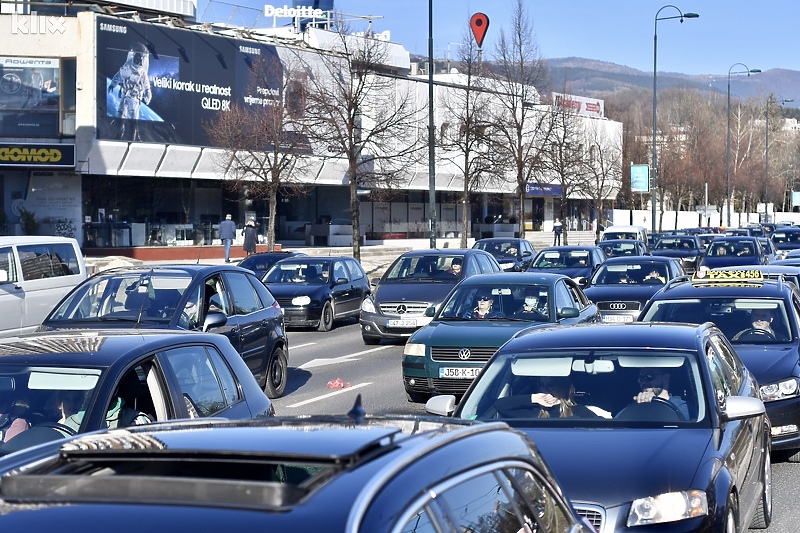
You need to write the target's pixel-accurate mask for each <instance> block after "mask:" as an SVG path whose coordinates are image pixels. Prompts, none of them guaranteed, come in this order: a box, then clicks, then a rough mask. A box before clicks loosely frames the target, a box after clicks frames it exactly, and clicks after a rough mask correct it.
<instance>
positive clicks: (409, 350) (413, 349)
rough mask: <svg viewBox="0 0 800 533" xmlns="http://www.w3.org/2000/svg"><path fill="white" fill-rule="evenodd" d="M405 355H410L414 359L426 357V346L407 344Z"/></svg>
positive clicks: (404, 350)
mask: <svg viewBox="0 0 800 533" xmlns="http://www.w3.org/2000/svg"><path fill="white" fill-rule="evenodd" d="M403 355H410V356H412V357H425V345H424V344H418V343H411V342H407V343H406V347H405V348H403Z"/></svg>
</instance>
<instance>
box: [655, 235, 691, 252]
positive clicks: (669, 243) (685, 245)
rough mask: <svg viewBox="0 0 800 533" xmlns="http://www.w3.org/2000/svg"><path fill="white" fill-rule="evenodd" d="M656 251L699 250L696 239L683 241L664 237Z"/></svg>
mask: <svg viewBox="0 0 800 533" xmlns="http://www.w3.org/2000/svg"><path fill="white" fill-rule="evenodd" d="M655 249H656V250H695V249H697V246H696V243H695V242H694V239H681V238H673V237H662V238H661V239H660V240H659V241H658V243H656V248H655Z"/></svg>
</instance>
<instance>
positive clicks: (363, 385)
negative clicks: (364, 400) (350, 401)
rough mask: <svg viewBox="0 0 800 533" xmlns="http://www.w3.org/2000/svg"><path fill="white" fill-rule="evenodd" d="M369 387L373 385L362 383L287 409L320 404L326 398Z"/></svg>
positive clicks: (295, 404) (294, 404)
mask: <svg viewBox="0 0 800 533" xmlns="http://www.w3.org/2000/svg"><path fill="white" fill-rule="evenodd" d="M368 385H372V383H360V384H358V385H353V386H352V387H346V388H342V389H339V390H337V391H334V392H329V393H328V394H323V395H322V396H317V397H316V398H311V399H310V400H304V401H302V402H298V403H293V404H292V405H287V406H286V407H302V406H304V405H308V404H310V403H314V402H318V401H320V400H324V399H326V398H330V397H332V396H336V395H337V394H342V393H344V392H347V391H351V390H354V389H360V388H361V387H366V386H368Z"/></svg>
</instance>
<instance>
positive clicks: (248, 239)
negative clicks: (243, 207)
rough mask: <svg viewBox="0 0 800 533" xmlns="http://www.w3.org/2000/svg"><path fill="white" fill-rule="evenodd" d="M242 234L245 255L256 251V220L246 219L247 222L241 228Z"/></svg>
mask: <svg viewBox="0 0 800 533" xmlns="http://www.w3.org/2000/svg"><path fill="white" fill-rule="evenodd" d="M242 234H243V235H244V253H245V254H246V255H251V254H254V253H256V243H257V242H258V230H257V229H256V221H255V220H253V219H252V218H251V219H250V220H248V221H247V224H245V226H244V229H243V230H242Z"/></svg>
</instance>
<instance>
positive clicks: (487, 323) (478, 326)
mask: <svg viewBox="0 0 800 533" xmlns="http://www.w3.org/2000/svg"><path fill="white" fill-rule="evenodd" d="M553 325H555V324H553V323H552V322H503V321H497V320H491V319H490V320H460V321H446V322H441V321H438V320H435V321H433V322H431V323H430V324H428V325H427V326H425V327H423V328H422V329H420V330H419V331H417V332H415V333H414V335H412V337H411V338H410V339H409V340H408V342H410V343H414V342H418V343H423V344H427V345H429V346H481V347H483V346H486V347H491V346H498V347H499V346H501V345H503V344H505V342H506V341H507V340H509V339H510V338H511V337H512V336H514V334H515V333H517V332H518V331H522V330H523V329H527V328H531V327H534V328H535V327H545V326H553Z"/></svg>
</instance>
